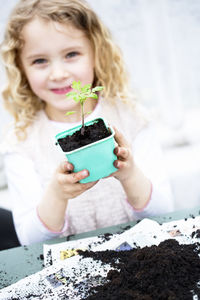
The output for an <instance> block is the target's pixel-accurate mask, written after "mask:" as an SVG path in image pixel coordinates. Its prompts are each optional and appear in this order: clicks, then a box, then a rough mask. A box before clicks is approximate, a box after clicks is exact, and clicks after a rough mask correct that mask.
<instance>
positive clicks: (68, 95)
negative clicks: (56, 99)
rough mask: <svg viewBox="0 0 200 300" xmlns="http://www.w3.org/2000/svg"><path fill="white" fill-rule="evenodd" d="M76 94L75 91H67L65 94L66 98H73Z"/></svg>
mask: <svg viewBox="0 0 200 300" xmlns="http://www.w3.org/2000/svg"><path fill="white" fill-rule="evenodd" d="M76 94H77V93H76V92H69V93H67V94H66V97H67V98H73V97H74V96H76Z"/></svg>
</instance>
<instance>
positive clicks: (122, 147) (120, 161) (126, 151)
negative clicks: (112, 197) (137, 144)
mask: <svg viewBox="0 0 200 300" xmlns="http://www.w3.org/2000/svg"><path fill="white" fill-rule="evenodd" d="M114 130H115V140H116V142H117V144H118V146H117V147H116V148H115V150H114V153H115V155H116V156H117V160H115V161H114V166H115V167H116V168H117V169H118V171H116V172H114V173H113V174H112V175H113V176H114V177H115V178H117V179H118V180H120V182H121V183H123V182H124V181H126V180H127V179H130V178H131V177H132V175H133V173H134V159H133V156H132V150H131V146H130V145H129V144H128V142H127V141H126V139H125V137H124V136H123V135H122V134H121V133H120V132H119V131H118V130H117V129H116V127H114Z"/></svg>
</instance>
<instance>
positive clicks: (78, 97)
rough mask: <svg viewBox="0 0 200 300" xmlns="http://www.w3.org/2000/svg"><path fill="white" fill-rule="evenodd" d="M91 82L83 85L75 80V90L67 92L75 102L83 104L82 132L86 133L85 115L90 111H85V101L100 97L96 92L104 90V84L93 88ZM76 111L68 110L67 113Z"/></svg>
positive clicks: (68, 96)
mask: <svg viewBox="0 0 200 300" xmlns="http://www.w3.org/2000/svg"><path fill="white" fill-rule="evenodd" d="M91 86H92V85H91V84H86V85H84V86H81V82H80V80H79V81H73V83H72V88H73V89H74V91H72V92H69V93H67V94H66V96H67V98H71V99H73V100H74V101H75V102H80V105H81V120H82V127H81V134H82V135H84V132H85V121H84V119H85V115H86V114H88V113H90V112H87V113H85V112H84V103H85V100H87V99H88V98H92V99H98V96H97V94H96V92H99V91H101V90H103V88H104V87H103V86H96V87H94V88H91ZM74 113H76V112H75V111H68V112H67V113H66V114H65V115H66V116H68V115H71V114H74Z"/></svg>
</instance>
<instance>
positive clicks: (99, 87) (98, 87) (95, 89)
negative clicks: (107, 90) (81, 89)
mask: <svg viewBox="0 0 200 300" xmlns="http://www.w3.org/2000/svg"><path fill="white" fill-rule="evenodd" d="M103 89H104V87H103V86H96V87H94V88H93V89H92V92H99V91H102V90H103Z"/></svg>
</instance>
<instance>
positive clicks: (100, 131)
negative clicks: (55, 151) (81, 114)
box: [58, 119, 111, 152]
mask: <svg viewBox="0 0 200 300" xmlns="http://www.w3.org/2000/svg"><path fill="white" fill-rule="evenodd" d="M110 135H111V132H109V130H108V129H107V128H106V126H105V124H104V122H103V121H102V120H101V119H99V120H98V122H95V123H94V124H91V125H89V126H85V131H84V135H82V134H81V130H77V131H76V132H74V133H73V134H72V135H68V136H66V137H65V138H61V139H58V143H59V145H60V146H61V148H62V150H63V151H64V152H68V151H72V150H75V149H78V148H80V147H82V146H86V145H88V144H91V143H93V142H96V141H98V140H101V139H104V138H106V137H108V136H110Z"/></svg>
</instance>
